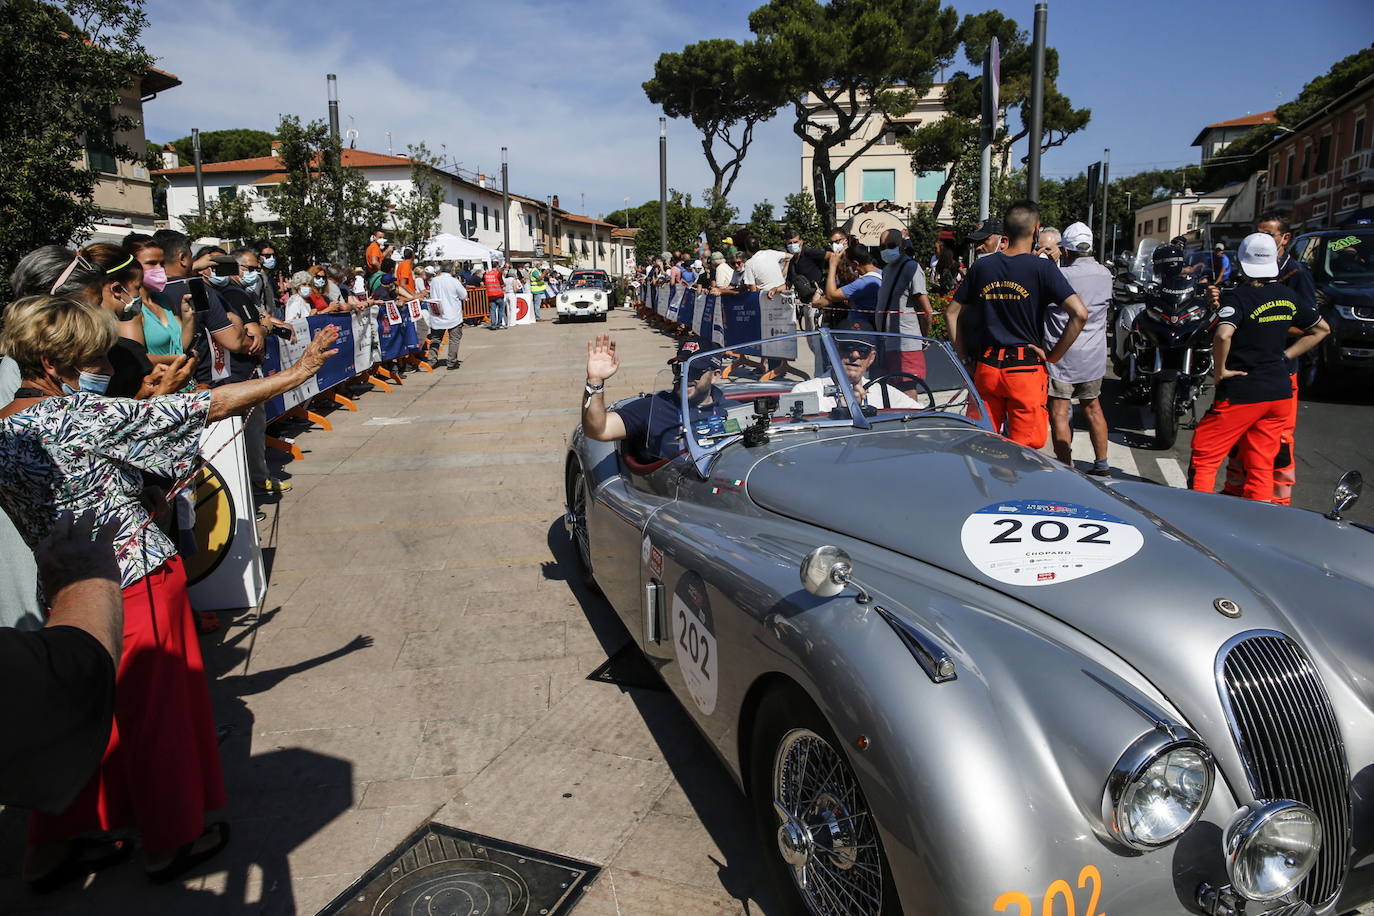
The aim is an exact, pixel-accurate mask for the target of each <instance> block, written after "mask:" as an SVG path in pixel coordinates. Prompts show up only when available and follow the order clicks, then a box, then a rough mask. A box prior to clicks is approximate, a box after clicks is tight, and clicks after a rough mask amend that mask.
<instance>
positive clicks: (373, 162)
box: [153, 149, 410, 175]
mask: <svg viewBox="0 0 1374 916" xmlns="http://www.w3.org/2000/svg"><path fill="white" fill-rule="evenodd" d="M343 164H344V165H346V166H350V167H352V168H363V169H365V168H375V167H379V166H397V165H403V166H409V165H410V160H409V159H407V158H406V157H405V156H388V155H386V154H385V153H372V152H368V151H367V150H362V149H346V150H344V151H343ZM200 168H201V171H202V172H279V171H282V162H281V159H280V158H279V157H277V156H256V157H254V158H252V159H230V160H229V161H227V162H207V163H205V164H204V165H202V166H201V167H200ZM195 171H196V168H195V166H194V165H183V166H181V167H180V168H175V169H158V170H156V171H155V172H153V174H154V175H192V174H195Z"/></svg>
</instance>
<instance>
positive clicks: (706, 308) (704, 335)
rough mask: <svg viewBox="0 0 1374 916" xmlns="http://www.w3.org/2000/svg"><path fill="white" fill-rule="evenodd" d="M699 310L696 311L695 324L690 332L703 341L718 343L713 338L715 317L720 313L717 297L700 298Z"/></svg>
mask: <svg viewBox="0 0 1374 916" xmlns="http://www.w3.org/2000/svg"><path fill="white" fill-rule="evenodd" d="M700 305H701V308H699V309H697V323H696V327H694V328H693V329H692V330H694V331H696V335H697V336H698V337H700V338H701V339H702V340H704V341H711V342H713V343H718V342H719V341H717V340H716V338H715V322H716V315H717V314H718V313H719V312H720V297H719V296H702V297H701V299H700Z"/></svg>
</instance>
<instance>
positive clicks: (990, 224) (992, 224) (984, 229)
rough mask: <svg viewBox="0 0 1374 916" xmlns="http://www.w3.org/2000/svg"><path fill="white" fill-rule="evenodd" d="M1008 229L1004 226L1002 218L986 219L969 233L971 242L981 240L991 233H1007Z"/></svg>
mask: <svg viewBox="0 0 1374 916" xmlns="http://www.w3.org/2000/svg"><path fill="white" fill-rule="evenodd" d="M1006 234H1007V231H1006V230H1005V229H1003V228H1002V221H1001V220H1000V219H985V220H983V221H982V222H981V223H979V224H978V228H976V229H974V230H973V231H972V232H970V233H969V234H968V240H969V241H970V242H981V241H983V240H984V239H986V238H987V237H988V236H990V235H1006Z"/></svg>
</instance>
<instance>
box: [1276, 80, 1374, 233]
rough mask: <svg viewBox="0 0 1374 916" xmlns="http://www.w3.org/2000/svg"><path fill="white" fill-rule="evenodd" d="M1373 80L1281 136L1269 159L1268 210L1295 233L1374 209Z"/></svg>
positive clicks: (1357, 87)
mask: <svg viewBox="0 0 1374 916" xmlns="http://www.w3.org/2000/svg"><path fill="white" fill-rule="evenodd" d="M1371 148H1374V76H1369V77H1365V78H1364V79H1363V80H1361V81H1360V82H1359V83H1357V84H1356V85H1355V87H1354V88H1352V89H1351V90H1350V91H1349V92H1347V93H1345V94H1344V95H1341V96H1338V97H1337V98H1335V99H1333V100H1332V101H1331V102H1330V103H1328V104H1327V105H1326V106H1325V107H1323V108H1322V109H1321V110H1319V111H1317V112H1315V113H1314V114H1312V115H1310V116H1309V117H1307V118H1306V119H1305V120H1303V121H1301V122H1299V123H1298V124H1297V125H1295V126H1294V128H1293V130H1292V131H1291V132H1285V133H1283V134H1280V135H1279V136H1278V137H1276V138H1274V139H1273V140H1271V141H1270V142H1269V145H1268V146H1267V147H1265V148H1264V149H1263V150H1262V151H1261V152H1262V153H1264V154H1265V155H1267V156H1268V160H1267V163H1268V174H1267V178H1268V182H1267V184H1268V187H1267V188H1266V190H1265V195H1264V200H1265V206H1264V209H1266V210H1277V211H1278V212H1280V213H1283V214H1285V215H1287V216H1288V220H1289V222H1290V223H1292V225H1293V228H1294V229H1295V230H1296V229H1304V230H1310V229H1324V228H1329V227H1332V226H1339V225H1340V224H1341V222H1342V221H1343V220H1344V219H1346V218H1347V217H1349V216H1350V214H1352V213H1354V212H1355V211H1356V210H1359V209H1361V208H1362V207H1368V206H1371V205H1374V162H1372V161H1371V158H1370V150H1371Z"/></svg>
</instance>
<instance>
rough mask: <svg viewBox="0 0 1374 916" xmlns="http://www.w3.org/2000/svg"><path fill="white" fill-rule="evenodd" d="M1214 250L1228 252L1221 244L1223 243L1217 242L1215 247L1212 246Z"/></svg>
mask: <svg viewBox="0 0 1374 916" xmlns="http://www.w3.org/2000/svg"><path fill="white" fill-rule="evenodd" d="M1212 250H1213V251H1225V250H1226V246H1225V245H1223V244H1221V242H1217V243H1216V244H1215V245H1213V246H1212Z"/></svg>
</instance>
